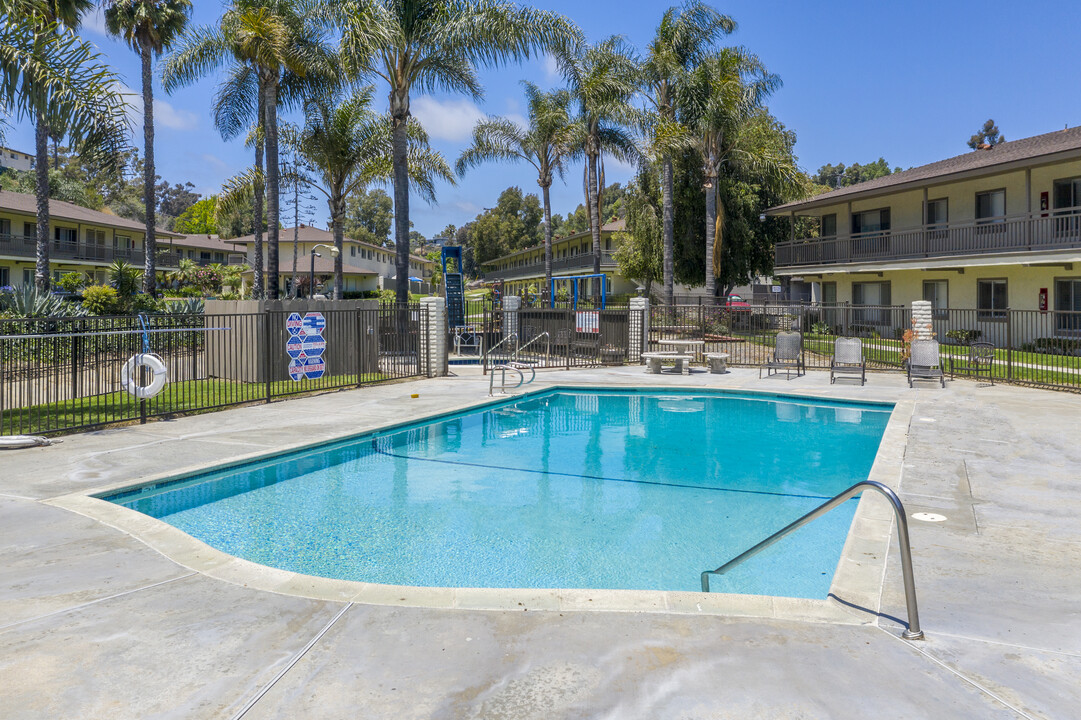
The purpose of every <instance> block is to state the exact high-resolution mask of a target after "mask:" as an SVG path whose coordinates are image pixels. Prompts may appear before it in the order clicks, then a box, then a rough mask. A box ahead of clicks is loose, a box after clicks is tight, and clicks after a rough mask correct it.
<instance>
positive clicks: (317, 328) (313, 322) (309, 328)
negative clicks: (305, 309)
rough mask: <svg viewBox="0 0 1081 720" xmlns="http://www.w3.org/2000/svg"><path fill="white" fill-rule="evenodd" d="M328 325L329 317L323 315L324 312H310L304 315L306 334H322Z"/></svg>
mask: <svg viewBox="0 0 1081 720" xmlns="http://www.w3.org/2000/svg"><path fill="white" fill-rule="evenodd" d="M326 326H327V319H326V318H325V317H323V313H320V312H310V313H305V315H304V334H305V335H322V334H323V330H324V329H325V328H326Z"/></svg>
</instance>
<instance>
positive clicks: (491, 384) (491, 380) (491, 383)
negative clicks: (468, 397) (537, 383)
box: [488, 363, 537, 397]
mask: <svg viewBox="0 0 1081 720" xmlns="http://www.w3.org/2000/svg"><path fill="white" fill-rule="evenodd" d="M518 365H522V363H509V364H505V365H496V366H495V367H493V368H492V373H491V375H489V376H488V397H492V396H493V395H495V393H494V392H493V391H494V389H495V371H496V370H501V371H502V380H501V381H500V387H499V392H500V393H502V394H503V395H506V394H507V371H508V370H513V371H514V372H516V373H518V384H517V385H515V386H514V387H512V388H511V390H515V389H517V388H520V387H522V385H523V384H524V383H525V381H526V380H525V373H523V372H522V368H521V367H517V366H518ZM523 367H524V365H523ZM536 377H537V371H536V370H534V371H533V378H530V380H529V382H533V379H534V378H536Z"/></svg>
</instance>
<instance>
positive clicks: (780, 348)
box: [758, 332, 807, 380]
mask: <svg viewBox="0 0 1081 720" xmlns="http://www.w3.org/2000/svg"><path fill="white" fill-rule="evenodd" d="M763 369H764V370H766V377H769V376H770V375H772V374H773V373H778V374H779V373H780V372H781V370H784V371H785V379H786V380H790V379H791V378H792V371H793V370H795V371H796V377H799V376H800V375H802V374H804V373H805V372H807V368H806V367H805V366H804V364H803V335H801V334H800V333H798V332H779V333H777V345H776V347H774V348H773V354H772V355H771V356H770V359H769V360H767V361H766V362H765V363H763V364H761V365H759V366H758V377H759V378H761V377H762V370H763Z"/></svg>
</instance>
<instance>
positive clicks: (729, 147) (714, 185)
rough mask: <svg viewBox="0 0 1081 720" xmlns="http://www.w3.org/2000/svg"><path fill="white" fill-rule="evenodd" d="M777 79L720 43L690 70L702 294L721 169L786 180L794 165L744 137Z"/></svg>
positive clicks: (716, 250)
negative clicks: (702, 219) (702, 230)
mask: <svg viewBox="0 0 1081 720" xmlns="http://www.w3.org/2000/svg"><path fill="white" fill-rule="evenodd" d="M780 84H781V80H780V78H779V77H777V76H776V75H772V74H770V73H768V72H766V69H765V67H764V66H763V65H762V62H761V61H760V60H759V59H758V58H757V57H756V56H754V55H752V54H749V53H747V52H745V51H744V50H742V49H739V48H725V49H723V50H721V51H720V52H718V53H716V54H714V55H711V56H710V57H708V58H706V59H705V60H703V61H702V63H701V64H700V65H699V66H698V67H697V68H696V69H695V70H694V72H693V73H692V77H691V79H690V82H689V83H688V85H687V88H686V89H687V92H686V95H685V98H686V102H685V108H686V110H685V113H686V114H685V121H686V122H687V124H688V125H690V126H691V127H693V128H694V131H695V134H696V144H697V147H698V151H699V152H700V153H701V156H702V171H703V174H704V176H705V185H704V187H705V191H706V295H707V296H708V297H710V298H712V297H714V296H715V295H716V277H717V275H718V274H720V273H719V267H718V265H719V261H720V259H721V252H720V249H721V246H722V243H723V239H724V222H725V208H724V205H723V204H721V203H719V202H718V199H719V198H722V199H723V197H724V196H723V193H721V192H720V189H721V188H720V186H721V183H722V182H723V181H724V177H725V174H726V172H731V171H733V170H734V169H736V168H740V169H744V170H747V171H749V172H751V173H753V174H754V175H756V176H758V177H759V178H761V179H762V180H763V181H766V180H774V179H779V180H786V179H790V177H789V176H794V173H795V168H793V167H792V166H791V164H790V163H786V162H785V161H784V159H783V158H781V157H779V156H778V155H776V154H775V153H773V152H772V151H771V150H770V149H769V148H768V147H764V146H762V145H760V144H756V143H753V142H749V139H750V138H749V133H748V132H747V131H748V128H749V127H750V125H751V120H752V119H753V118H754V117H755V116H756V115H757V114H758V112H759V111H760V110H761V109H762V107H763V104H764V102H765V100H766V98H767V97H769V95H770V94H771V93H772V92H773V91H774V90H775V89H777V88H778V87H780Z"/></svg>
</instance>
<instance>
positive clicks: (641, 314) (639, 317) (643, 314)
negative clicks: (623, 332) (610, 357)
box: [627, 297, 649, 362]
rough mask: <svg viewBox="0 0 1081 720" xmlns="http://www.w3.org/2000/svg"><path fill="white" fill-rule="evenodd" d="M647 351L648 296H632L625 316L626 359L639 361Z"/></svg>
mask: <svg viewBox="0 0 1081 720" xmlns="http://www.w3.org/2000/svg"><path fill="white" fill-rule="evenodd" d="M648 351H649V298H647V297H632V298H631V299H630V313H629V316H628V317H627V359H628V360H630V361H631V362H639V361H640V360H641V359H642V353H644V352H648Z"/></svg>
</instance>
